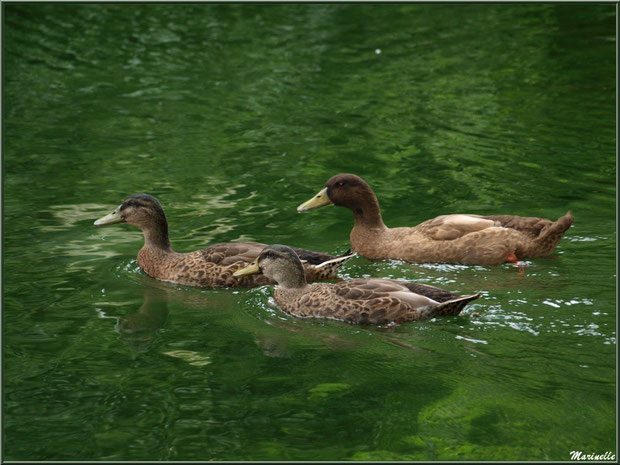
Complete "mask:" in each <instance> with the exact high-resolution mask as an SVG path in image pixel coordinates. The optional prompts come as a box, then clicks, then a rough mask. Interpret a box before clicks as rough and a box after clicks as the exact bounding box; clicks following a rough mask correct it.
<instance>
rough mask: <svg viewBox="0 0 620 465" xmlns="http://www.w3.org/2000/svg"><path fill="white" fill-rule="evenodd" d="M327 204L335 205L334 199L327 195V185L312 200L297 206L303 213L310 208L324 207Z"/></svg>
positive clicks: (299, 211)
mask: <svg viewBox="0 0 620 465" xmlns="http://www.w3.org/2000/svg"><path fill="white" fill-rule="evenodd" d="M325 205H333V203H332V201H331V200H329V197H328V196H327V187H324V188H323V189H321V191H320V192H319V193H318V194H316V195H315V196H314V197H312V198H311V199H310V200H308V201H307V202H304V203H302V204H301V205H300V206H299V207H297V212H298V213H301V212H305V211H308V210H314V209H315V208H320V207H324V206H325Z"/></svg>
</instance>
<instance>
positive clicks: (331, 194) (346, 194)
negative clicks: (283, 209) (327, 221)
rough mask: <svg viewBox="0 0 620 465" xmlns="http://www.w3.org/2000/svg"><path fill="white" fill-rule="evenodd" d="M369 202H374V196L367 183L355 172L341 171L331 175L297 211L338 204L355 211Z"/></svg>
mask: <svg viewBox="0 0 620 465" xmlns="http://www.w3.org/2000/svg"><path fill="white" fill-rule="evenodd" d="M370 202H373V203H374V202H376V197H375V194H374V193H373V191H372V189H371V188H370V186H369V185H368V183H367V182H366V181H364V180H363V179H362V178H360V177H359V176H356V175H355V174H347V173H342V174H337V175H336V176H333V177H331V178H330V179H329V180H328V181H327V182H326V183H325V187H324V188H323V189H321V190H320V191H319V193H318V194H316V195H315V196H314V197H312V198H311V199H310V200H308V201H306V202H304V203H302V204H301V205H300V206H298V207H297V211H298V212H299V213H301V212H304V211H307V210H313V209H315V208H319V207H324V206H325V205H338V206H340V207H346V208H349V209H351V210H353V211H354V212H356V213H357V212H361V211H362V210H363V209H364V206H365V204H367V203H370Z"/></svg>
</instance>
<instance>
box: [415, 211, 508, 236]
mask: <svg viewBox="0 0 620 465" xmlns="http://www.w3.org/2000/svg"><path fill="white" fill-rule="evenodd" d="M498 226H502V225H501V223H500V222H499V221H497V220H494V219H492V218H491V217H482V216H478V215H466V214H453V215H441V216H438V217H436V218H433V219H430V220H427V221H425V222H424V223H421V224H419V225H418V226H416V227H415V230H416V232H418V233H420V234H423V235H425V236H426V237H428V238H429V239H432V240H436V241H450V240H454V239H458V238H460V237H463V236H465V235H466V234H469V233H472V232H476V231H482V230H484V229H488V228H492V227H498Z"/></svg>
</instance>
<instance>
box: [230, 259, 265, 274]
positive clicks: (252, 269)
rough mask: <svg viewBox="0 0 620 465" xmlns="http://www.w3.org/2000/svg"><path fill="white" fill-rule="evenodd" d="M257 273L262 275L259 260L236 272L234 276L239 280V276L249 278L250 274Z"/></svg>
mask: <svg viewBox="0 0 620 465" xmlns="http://www.w3.org/2000/svg"><path fill="white" fill-rule="evenodd" d="M256 273H260V268H259V267H258V260H254V261H253V262H252V263H250V264H249V265H248V266H246V267H244V268H241V269H240V270H237V271H235V272H234V273H233V276H235V277H237V278H238V277H239V276H247V275H249V274H256Z"/></svg>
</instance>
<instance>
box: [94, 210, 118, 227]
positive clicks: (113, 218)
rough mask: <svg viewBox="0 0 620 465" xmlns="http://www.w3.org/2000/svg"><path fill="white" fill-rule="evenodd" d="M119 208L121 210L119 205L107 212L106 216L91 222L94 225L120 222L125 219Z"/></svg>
mask: <svg viewBox="0 0 620 465" xmlns="http://www.w3.org/2000/svg"><path fill="white" fill-rule="evenodd" d="M120 210H121V207H118V208H117V209H116V210H114V211H113V212H112V213H109V214H107V215H106V216H102V217H101V218H99V219H98V220H97V221H95V222H94V223H93V224H94V225H95V226H104V225H106V224H115V223H122V222H123V221H125V220H124V219H123V217H122V216H121V213H120Z"/></svg>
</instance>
